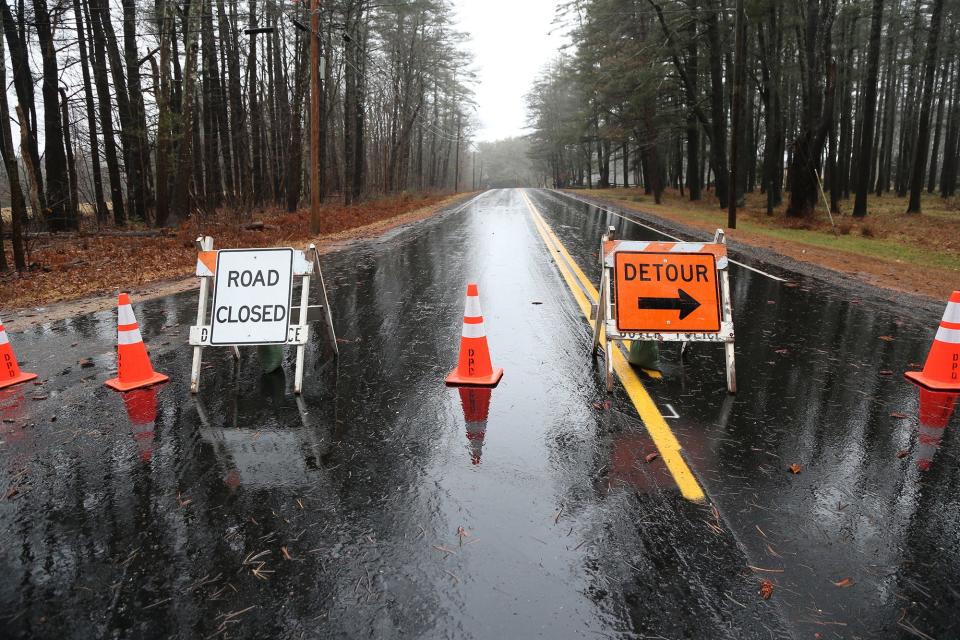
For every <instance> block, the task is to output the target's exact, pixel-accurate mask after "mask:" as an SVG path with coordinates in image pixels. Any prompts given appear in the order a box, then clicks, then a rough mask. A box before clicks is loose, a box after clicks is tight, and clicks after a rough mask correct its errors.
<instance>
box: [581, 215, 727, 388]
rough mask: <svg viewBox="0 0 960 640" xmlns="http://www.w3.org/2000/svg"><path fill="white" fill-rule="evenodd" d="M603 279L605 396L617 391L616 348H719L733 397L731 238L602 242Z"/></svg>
mask: <svg viewBox="0 0 960 640" xmlns="http://www.w3.org/2000/svg"><path fill="white" fill-rule="evenodd" d="M600 255H601V263H602V265H603V276H602V277H601V281H600V301H599V304H598V305H597V306H596V307H595V308H594V314H593V320H594V332H593V345H594V352H595V351H596V349H597V348H598V347H599V346H600V342H601V338H602V339H603V342H604V343H605V349H606V352H607V363H608V364H607V389H608V391H612V390H613V358H612V346H611V343H613V342H615V341H618V340H619V341H624V340H631V341H635V340H639V341H650V342H720V343H724V348H725V353H726V369H727V389H728V390H729V391H730V393H736V388H737V386H736V375H735V367H734V351H733V344H734V336H733V306H732V303H731V298H730V280H729V274H728V271H727V270H728V266H729V260H728V259H727V245H726V237H725V236H724V233H723V231H722V230H719V229H718V230H717V233H716V236H715V237H714V241H713V242H644V241H626V240H616V239H615V237H614V228H613V227H610V229H609V230H608V232H607V234H606V235H605V236H604V237H603V239H602V240H601V253H600Z"/></svg>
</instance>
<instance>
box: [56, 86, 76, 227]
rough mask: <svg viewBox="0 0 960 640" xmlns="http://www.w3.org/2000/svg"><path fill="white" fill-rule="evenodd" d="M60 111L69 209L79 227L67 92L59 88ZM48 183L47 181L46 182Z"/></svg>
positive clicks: (74, 163)
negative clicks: (65, 156) (65, 155)
mask: <svg viewBox="0 0 960 640" xmlns="http://www.w3.org/2000/svg"><path fill="white" fill-rule="evenodd" d="M59 93H60V113H61V117H62V119H63V146H64V149H65V150H66V152H67V178H68V184H69V186H70V211H72V212H73V215H74V216H75V217H76V228H77V229H79V228H80V187H79V185H78V184H77V163H76V162H75V161H74V156H73V144H72V143H71V141H70V109H69V105H68V103H67V92H66V90H64V89H63V88H61V89H60V91H59ZM48 184H49V183H48Z"/></svg>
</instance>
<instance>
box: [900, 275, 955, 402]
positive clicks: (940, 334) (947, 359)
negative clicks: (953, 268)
mask: <svg viewBox="0 0 960 640" xmlns="http://www.w3.org/2000/svg"><path fill="white" fill-rule="evenodd" d="M904 375H905V376H906V378H907V380H909V381H911V382H913V383H914V384H917V385H919V386H921V387H923V388H924V389H929V390H930V391H960V291H954V292H953V295H951V296H950V301H949V302H947V310H946V311H945V312H944V314H943V320H941V321H940V327H939V329H937V335H936V336H935V337H934V339H933V345H932V346H931V347H930V354H929V355H927V362H926V363H925V364H924V365H923V371H922V372H918V371H908V372H907V373H905V374H904Z"/></svg>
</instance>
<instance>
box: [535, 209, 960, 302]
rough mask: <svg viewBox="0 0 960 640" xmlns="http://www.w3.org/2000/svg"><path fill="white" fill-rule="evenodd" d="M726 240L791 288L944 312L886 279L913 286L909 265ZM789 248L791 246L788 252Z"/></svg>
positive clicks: (926, 294) (661, 221) (702, 236)
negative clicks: (803, 284)
mask: <svg viewBox="0 0 960 640" xmlns="http://www.w3.org/2000/svg"><path fill="white" fill-rule="evenodd" d="M551 193H553V194H555V195H557V197H563V196H566V197H568V198H572V199H575V200H580V201H582V202H586V203H588V204H592V205H594V206H598V207H602V208H604V209H607V210H609V211H612V212H614V213H617V214H619V215H623V216H624V217H627V218H632V219H634V220H637V221H639V222H641V223H643V224H645V225H648V226H650V227H652V228H654V229H655V230H658V231H661V232H663V233H668V234H673V235H677V236H680V237H681V238H683V239H696V240H703V241H707V240H709V239H710V238H711V237H713V229H706V228H701V226H696V225H691V224H685V223H681V222H677V221H675V220H672V219H669V218H665V217H662V216H659V215H656V214H653V213H650V212H649V211H646V210H640V209H639V208H634V207H627V206H624V203H620V202H613V201H610V200H606V199H603V198H597V197H595V196H590V195H586V194H581V193H570V192H567V191H555V190H553V191H551ZM561 194H562V195H561ZM727 238H728V243H729V245H730V252H731V255H732V256H734V257H735V258H737V259H739V260H742V261H743V262H745V263H746V264H748V265H750V266H753V267H757V268H760V269H763V270H765V271H771V272H773V273H774V274H776V275H778V276H780V277H783V278H785V279H787V280H789V281H791V282H792V283H796V281H797V280H798V279H803V278H814V279H816V280H819V281H822V282H825V283H826V284H828V285H830V286H831V287H833V288H834V289H836V290H838V291H841V292H843V293H844V294H846V295H847V296H848V297H849V298H850V299H851V300H857V301H859V302H863V303H868V304H876V305H879V306H881V307H884V308H889V307H890V306H891V305H893V306H895V307H896V308H897V309H901V310H904V311H907V312H908V313H909V314H910V315H913V316H915V317H927V316H935V317H939V316H940V315H941V314H942V313H943V304H944V298H943V296H941V295H938V294H937V293H936V292H934V291H929V290H925V291H922V292H917V291H912V290H908V288H907V287H904V288H897V286H896V282H897V281H894V280H890V279H889V278H884V276H883V274H884V270H886V272H889V271H890V270H891V269H899V270H900V272H899V276H898V277H899V281H900V282H903V283H909V282H910V281H911V280H910V273H911V272H912V271H913V270H914V268H912V267H909V266H908V265H898V264H894V263H888V262H884V261H879V260H877V261H874V263H873V267H872V268H871V270H869V271H867V270H865V269H864V268H863V267H862V265H863V264H868V263H869V262H870V261H857V262H854V261H852V260H850V261H847V262H844V260H845V258H844V254H842V252H831V251H820V250H818V249H816V248H815V247H806V246H804V245H801V244H799V243H783V246H780V244H781V243H772V242H769V239H767V238H754V237H752V236H751V235H750V234H746V233H742V232H740V231H733V232H732V233H729V234H728V235H727ZM788 244H790V245H791V248H789V249H788V247H787V245H788ZM804 252H805V253H804ZM794 254H796V255H794ZM831 254H833V255H832V256H831ZM915 269H920V268H919V267H917V268H915ZM920 270H923V269H920ZM951 286H953V287H956V286H957V282H956V279H955V280H954V281H952V283H949V282H948V283H945V284H944V287H945V288H949V287H951Z"/></svg>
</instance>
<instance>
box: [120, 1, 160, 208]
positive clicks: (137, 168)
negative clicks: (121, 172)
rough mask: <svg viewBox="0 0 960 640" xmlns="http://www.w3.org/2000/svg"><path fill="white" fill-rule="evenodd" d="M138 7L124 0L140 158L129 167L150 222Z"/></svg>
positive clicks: (129, 79) (132, 114)
mask: <svg viewBox="0 0 960 640" xmlns="http://www.w3.org/2000/svg"><path fill="white" fill-rule="evenodd" d="M136 20H137V11H136V0H123V57H124V61H125V62H126V67H127V90H128V93H129V95H130V101H129V102H130V126H131V127H132V130H131V131H130V139H131V144H132V146H133V154H134V159H135V160H136V162H134V163H133V166H132V167H129V166H128V167H127V173H128V174H129V173H131V172H132V174H133V175H132V177H131V180H132V181H133V184H134V189H135V196H134V201H135V202H136V203H137V205H136V212H137V216H138V217H140V218H141V219H143V221H144V222H149V215H148V211H149V209H150V208H152V206H153V198H152V197H151V195H150V189H149V188H148V186H147V180H148V179H147V176H148V175H149V174H150V146H149V144H148V143H147V116H146V110H145V109H144V105H143V90H142V89H141V86H140V55H139V54H138V53H137V22H136Z"/></svg>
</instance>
